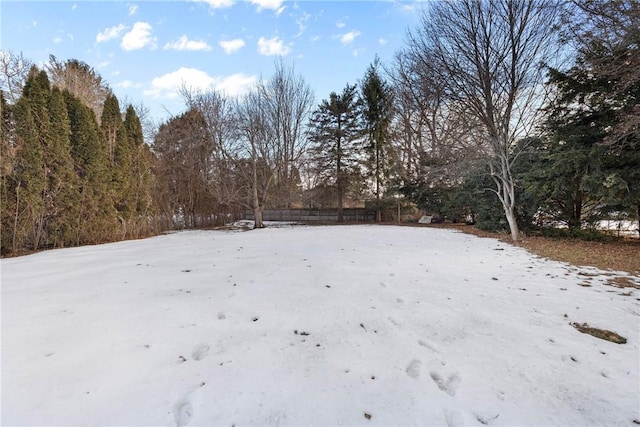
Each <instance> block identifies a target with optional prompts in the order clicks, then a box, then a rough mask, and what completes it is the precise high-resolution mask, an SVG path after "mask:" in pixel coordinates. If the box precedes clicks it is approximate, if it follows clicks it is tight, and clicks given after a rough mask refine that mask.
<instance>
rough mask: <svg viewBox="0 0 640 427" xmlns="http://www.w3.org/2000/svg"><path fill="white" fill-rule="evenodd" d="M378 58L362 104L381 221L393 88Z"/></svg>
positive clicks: (371, 68) (366, 82)
mask: <svg viewBox="0 0 640 427" xmlns="http://www.w3.org/2000/svg"><path fill="white" fill-rule="evenodd" d="M379 65H380V64H379V59H378V58H376V59H375V61H374V62H373V64H371V65H370V66H369V68H368V69H367V72H366V74H365V77H364V81H363V83H362V95H361V96H362V107H363V116H364V122H365V129H366V135H367V140H366V145H365V148H366V151H367V156H368V158H367V163H368V166H369V171H370V176H371V177H372V178H373V180H374V184H375V195H376V212H377V213H376V220H377V221H378V222H380V221H381V210H380V199H381V196H382V193H383V191H384V187H385V185H386V184H387V181H388V179H389V174H390V165H391V164H392V162H393V150H392V145H391V137H390V126H391V119H392V116H393V91H392V88H391V87H390V86H389V85H388V84H387V83H386V82H385V81H384V80H383V78H382V76H381V75H380V72H379V70H378V68H379Z"/></svg>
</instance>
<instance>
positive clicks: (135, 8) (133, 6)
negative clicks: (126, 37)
mask: <svg viewBox="0 0 640 427" xmlns="http://www.w3.org/2000/svg"><path fill="white" fill-rule="evenodd" d="M137 11H138V5H137V4H130V5H129V16H131V15H135V13H136V12H137Z"/></svg>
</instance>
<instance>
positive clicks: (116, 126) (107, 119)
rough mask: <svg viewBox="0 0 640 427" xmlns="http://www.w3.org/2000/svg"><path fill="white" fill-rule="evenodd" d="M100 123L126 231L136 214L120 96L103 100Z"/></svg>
mask: <svg viewBox="0 0 640 427" xmlns="http://www.w3.org/2000/svg"><path fill="white" fill-rule="evenodd" d="M100 123H101V124H100V127H101V128H102V131H103V133H104V137H105V140H106V144H107V153H108V158H109V165H110V169H111V173H112V182H113V186H112V191H113V195H114V200H115V206H116V209H117V210H118V213H119V214H120V218H121V220H122V222H123V225H124V227H125V231H126V224H127V222H129V220H130V219H132V218H133V216H134V214H135V202H134V201H133V200H132V199H133V196H132V188H131V187H132V184H131V180H132V176H131V166H132V157H133V149H132V145H131V143H130V141H129V139H128V136H127V129H126V128H125V125H124V122H123V121H122V116H121V114H120V105H119V103H118V98H116V96H115V95H113V94H109V95H108V96H107V98H106V100H105V102H104V107H103V109H102V119H101V120H100ZM125 234H126V233H125Z"/></svg>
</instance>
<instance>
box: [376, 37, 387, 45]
mask: <svg viewBox="0 0 640 427" xmlns="http://www.w3.org/2000/svg"><path fill="white" fill-rule="evenodd" d="M378 43H379V44H380V46H384V45H385V44H387V43H389V41H388V40H387V39H385V38H384V37H380V38H379V39H378Z"/></svg>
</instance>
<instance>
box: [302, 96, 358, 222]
mask: <svg viewBox="0 0 640 427" xmlns="http://www.w3.org/2000/svg"><path fill="white" fill-rule="evenodd" d="M358 105H359V104H358V100H357V93H356V86H355V85H352V86H350V85H346V86H345V88H344V89H343V91H342V93H341V94H340V95H338V94H336V93H335V92H332V93H331V94H330V95H329V100H323V101H322V103H321V104H320V105H319V106H318V108H317V109H316V111H314V113H313V115H312V118H311V121H310V122H309V128H310V130H309V137H310V140H311V141H312V143H313V144H314V146H313V148H312V150H311V152H312V158H313V161H314V162H315V163H316V172H317V173H318V174H319V176H320V177H321V179H322V180H323V181H324V183H325V185H326V184H328V185H333V186H335V188H336V190H337V200H338V221H342V220H343V217H342V209H343V203H344V197H345V192H346V191H347V190H348V188H349V187H350V186H351V184H352V183H353V179H354V178H355V177H356V176H358V175H359V170H358V168H357V159H356V157H355V154H356V153H355V142H356V141H357V140H358V139H359V137H360V135H361V133H362V130H361V126H360V123H359V116H358Z"/></svg>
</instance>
